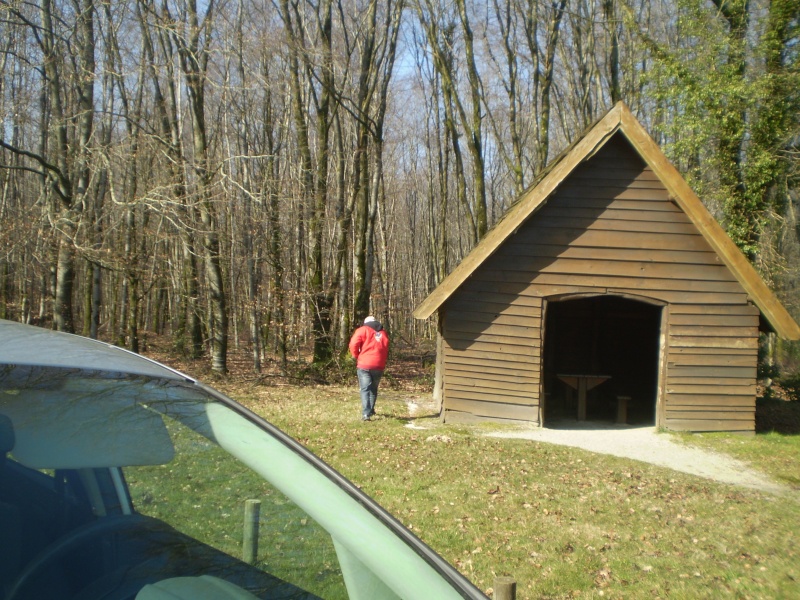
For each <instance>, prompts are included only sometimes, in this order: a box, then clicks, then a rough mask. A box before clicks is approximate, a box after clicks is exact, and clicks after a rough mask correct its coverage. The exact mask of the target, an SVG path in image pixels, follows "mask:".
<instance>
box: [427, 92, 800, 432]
mask: <svg viewBox="0 0 800 600" xmlns="http://www.w3.org/2000/svg"><path fill="white" fill-rule="evenodd" d="M436 312H438V315H439V333H440V340H439V341H440V343H439V346H438V351H437V377H436V389H435V391H434V394H435V395H436V397H437V398H438V399H439V400H440V402H441V406H442V415H443V418H444V420H445V421H447V422H470V421H475V420H496V421H505V422H508V421H526V422H532V423H534V424H538V425H540V426H541V425H548V424H555V423H556V422H557V421H561V420H573V419H574V420H578V421H580V420H588V421H591V420H598V421H617V422H619V423H629V424H652V425H655V426H662V427H665V428H668V429H672V430H688V431H740V432H752V431H754V428H755V402H756V364H757V352H758V343H759V333H760V332H762V331H772V332H775V333H777V334H778V335H779V336H781V337H783V338H786V339H790V340H796V339H800V327H798V325H797V323H796V322H795V321H794V319H792V317H791V316H790V315H789V313H788V312H787V311H786V309H785V308H784V307H783V306H782V305H781V304H780V302H779V301H778V300H777V298H776V297H775V296H774V295H773V293H772V292H771V291H770V290H769V288H768V287H767V286H766V284H765V283H764V281H763V280H762V279H761V278H760V276H759V275H758V274H757V273H756V271H755V270H754V269H753V267H752V266H751V265H750V263H749V262H748V261H747V259H746V258H745V257H744V255H743V254H742V253H741V252H740V251H739V250H738V248H737V247H736V246H735V245H734V244H733V242H732V241H731V240H730V238H729V237H728V236H727V235H726V234H725V232H724V231H723V229H722V228H721V227H720V225H719V224H718V223H717V222H716V221H715V220H714V218H713V217H712V216H711V215H710V213H709V212H708V211H707V210H706V208H705V207H704V206H703V204H702V202H701V201H700V199H699V198H698V197H697V196H696V195H695V194H694V192H693V191H692V190H691V189H690V187H689V186H688V184H687V183H686V182H685V181H684V179H683V178H682V177H681V175H680V174H679V173H678V172H677V171H676V169H675V168H674V167H673V166H672V165H671V164H670V163H669V161H668V160H667V159H666V157H665V156H664V154H663V153H662V152H661V150H660V149H659V147H658V146H657V144H656V143H655V142H654V141H653V139H652V138H651V137H650V136H649V135H648V134H647V132H646V131H645V130H644V128H643V127H642V126H641V124H640V123H639V122H638V121H637V120H636V118H635V117H634V116H633V115H632V114H631V112H630V111H629V109H628V108H627V107H626V106H625V105H623V104H621V103H620V104H617V105H616V106H615V107H614V108H612V109H611V110H610V111H609V112H608V113H607V114H606V116H605V117H603V118H602V119H601V120H600V121H598V122H597V123H596V124H595V125H594V126H593V127H592V128H590V129H589V130H588V132H587V133H586V134H585V135H584V136H583V137H582V138H581V139H580V140H578V141H577V142H576V143H575V144H573V145H572V146H571V147H570V148H569V149H568V150H567V151H565V152H564V153H563V154H562V155H561V156H560V157H559V158H558V159H557V160H556V161H554V162H553V164H551V165H550V166H549V167H548V169H547V170H546V172H545V173H544V174H543V175H542V176H541V177H540V178H539V180H538V181H537V182H536V183H535V184H534V185H533V186H532V187H531V188H530V189H529V190H528V191H527V192H525V193H524V194H523V195H522V197H521V198H519V199H518V201H517V202H516V203H515V204H514V205H513V206H512V207H511V208H510V209H509V210H508V212H507V213H506V215H505V216H504V217H503V218H502V219H501V220H500V221H499V222H498V223H497V224H496V225H495V227H493V228H492V229H491V230H490V231H489V232H488V233H487V235H486V236H485V237H484V239H483V240H482V241H481V242H480V243H479V244H478V245H477V246H476V247H475V248H474V250H473V251H472V252H471V253H470V254H469V255H468V256H467V257H466V258H465V259H464V260H463V261H462V262H461V263H460V264H459V265H458V266H457V267H456V268H455V269H454V270H453V271H452V273H450V275H449V276H448V277H447V278H446V279H445V280H444V281H443V282H442V284H441V285H439V286H438V287H437V288H436V289H435V290H434V291H433V292H432V293H431V294H430V295H429V296H428V297H427V298H426V299H425V300H424V302H423V303H422V304H421V305H420V306H419V307H418V308H417V310H416V311H415V312H414V316H415V317H417V318H419V319H426V318H428V317H430V316H431V315H433V314H434V313H436Z"/></svg>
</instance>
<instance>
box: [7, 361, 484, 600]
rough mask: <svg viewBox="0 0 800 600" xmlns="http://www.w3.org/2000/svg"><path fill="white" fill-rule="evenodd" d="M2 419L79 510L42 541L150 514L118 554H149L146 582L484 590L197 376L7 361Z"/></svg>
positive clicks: (284, 592) (322, 591)
mask: <svg viewBox="0 0 800 600" xmlns="http://www.w3.org/2000/svg"><path fill="white" fill-rule="evenodd" d="M0 415H5V417H7V418H8V419H9V420H10V422H11V423H12V428H13V431H14V436H15V440H14V444H13V448H12V449H11V451H10V455H9V459H8V461H7V462H9V463H12V464H13V465H14V468H15V469H17V470H18V471H20V472H22V470H30V471H35V472H36V474H37V477H45V476H46V477H51V478H52V479H53V481H52V482H51V483H48V484H47V485H45V486H43V487H47V488H48V489H50V490H51V491H50V492H49V493H50V494H51V495H52V496H53V498H54V499H53V501H52V503H53V506H52V509H51V510H52V511H53V512H54V513H56V512H63V509H62V508H59V506H58V504H59V503H61V504H63V500H58V499H57V496H58V493H57V490H59V489H63V490H69V493H70V497H71V498H73V499H75V500H74V503H75V505H76V509H75V512H76V514H77V513H80V514H81V515H83V516H82V517H81V518H80V519H72V520H71V524H70V525H69V526H68V527H67V526H64V525H60V526H59V528H58V535H56V534H55V533H54V534H52V535H49V536H48V535H45V536H44V537H43V540H44V541H43V542H42V546H43V548H45V547H51V546H52V545H53V544H54V543H55V542H56V539H58V536H59V535H60V536H63V535H64V530H65V529H67V530H69V529H70V527H76V530H80V529H81V528H84V529H85V528H87V527H89V528H90V527H97V525H96V524H95V523H94V522H93V519H92V517H91V516H87V515H88V513H91V514H92V515H94V520H97V521H100V520H101V519H100V517H105V518H108V517H111V516H114V515H118V516H121V517H124V516H136V517H140V518H142V519H146V520H145V521H142V522H140V523H139V524H138V526H137V528H136V531H135V532H134V534H132V535H129V534H130V532H128V533H126V535H127V536H128V537H135V538H136V543H137V544H138V546H137V548H138V549H136V550H131V549H129V548H127V547H125V549H124V550H121V549H120V548H118V547H114V553H115V555H117V557H119V556H126V555H127V554H130V555H132V556H134V555H136V556H138V558H137V560H141V556H139V555H142V556H146V557H147V561H146V562H149V563H151V567H150V569H149V571H148V570H146V569H142V568H141V567H140V566H139V565H137V569H140V570H142V572H143V574H142V576H141V577H140V579H141V581H145V582H146V583H153V582H156V581H159V580H162V579H168V578H174V577H176V576H186V575H192V576H197V575H213V576H214V577H217V578H221V579H222V580H224V581H227V582H230V583H232V584H235V585H236V586H237V589H243V590H247V591H248V592H249V593H251V594H253V595H254V596H255V597H257V598H278V597H280V598H331V599H336V598H387V599H389V598H418V597H430V598H448V597H483V596H482V595H481V594H480V592H478V591H477V590H476V589H475V588H473V587H472V586H471V585H470V584H469V583H468V582H466V580H464V579H463V578H461V576H460V575H458V573H457V572H456V571H455V570H454V569H453V568H452V567H451V566H450V565H449V564H447V563H446V562H445V561H443V560H442V559H441V558H440V557H438V555H436V554H435V553H433V552H432V551H431V550H430V549H429V548H427V546H425V545H424V544H422V542H420V541H419V540H418V539H416V538H415V537H414V536H413V535H412V534H411V533H410V532H408V531H407V530H405V529H404V528H403V527H402V526H401V525H399V523H398V522H397V521H396V520H395V519H393V518H392V517H391V516H390V515H388V513H386V512H385V511H383V509H381V508H380V507H379V506H377V505H376V504H375V503H374V502H372V501H371V500H370V499H369V498H367V497H366V496H364V495H363V494H361V493H360V492H359V491H358V490H357V488H356V487H355V486H354V485H353V484H352V483H350V482H349V481H347V480H345V479H344V478H342V477H341V476H340V475H339V474H338V473H336V472H335V471H334V470H333V469H331V468H330V467H328V466H327V465H325V464H324V463H322V462H321V461H319V459H317V458H316V457H314V456H313V455H312V454H311V453H310V452H308V451H307V450H306V449H305V448H303V447H302V446H301V445H299V444H298V443H297V442H296V441H294V440H292V439H291V438H289V437H288V436H286V435H285V434H283V433H282V432H280V431H278V430H277V429H275V428H274V427H272V426H271V425H269V424H267V423H265V422H263V421H262V420H261V419H259V418H258V417H257V416H255V415H253V414H251V413H249V412H248V411H246V410H245V409H243V408H242V407H241V406H239V405H237V404H236V403H234V402H232V401H230V400H228V399H227V398H225V397H224V396H222V395H221V394H219V393H218V392H216V391H214V390H212V389H210V388H207V387H205V386H202V385H200V384H197V383H196V382H193V381H180V380H175V379H168V380H165V379H159V378H152V377H147V376H141V375H119V374H109V373H105V372H99V371H91V370H84V369H60V368H39V367H13V366H4V367H0ZM5 487H9V485H6V486H5ZM11 487H14V488H18V489H21V486H18V485H16V484H13V485H12V486H11ZM53 490H56V492H54V491H53ZM0 500H2V499H0ZM37 501H38V500H37ZM78 505H80V506H78ZM79 509H80V510H79ZM0 512H1V511H0ZM0 517H2V514H0ZM124 522H125V525H124V526H125V528H128V529H130V519H128V520H124ZM115 527H116V526H115ZM126 531H127V530H126ZM116 533H117V532H116V530H115V535H116ZM81 535H83V534H81ZM75 537H81V536H75ZM88 537H89V538H90V539H91V538H92V536H91V535H89V536H88ZM118 537H120V536H118ZM121 537H125V536H121ZM143 538H147V543H146V544H145V545H144V546H142V544H143V543H144V542H143ZM81 539H83V538H82V537H81ZM81 543H83V542H81ZM87 543H88V542H87ZM115 544H122V542H121V541H120V540H117V539H116V538H115ZM108 546H109V543H108V542H107V541H106V540H104V545H103V546H102V548H107V547H108ZM156 546H157V548H156ZM98 547H100V546H98ZM43 548H39V549H38V550H39V551H40V552H41V550H42V549H43ZM98 551H101V550H98ZM103 551H104V550H103ZM137 552H138V553H139V555H137ZM56 554H57V553H56ZM64 554H75V553H74V552H71V553H66V552H64ZM153 554H159V555H160V556H161V558H162V560H161V563H160V565H159V566H158V567H157V568H154V566H153V565H154V564H155V563H154V561H153V560H151V555H153ZM58 560H59V561H62V562H63V560H67V558H66V557H63V560H62V557H60V556H59V557H58ZM103 560H107V557H106V556H103ZM61 568H65V567H64V565H63V564H62V565H61ZM82 568H83V569H86V568H87V567H82ZM126 568H127V571H126V572H127V573H130V572H131V569H130V568H129V567H126ZM42 569H43V567H42ZM70 569H77V570H80V569H79V568H78V567H77V566H70ZM95 576H96V575H91V577H95ZM126 576H129V575H126ZM86 577H87V578H89V577H90V575H89V574H87V575H86ZM31 579H36V578H35V577H28V578H27V580H26V581H25V582H24V583H25V586H28V587H31V586H33V584H32V583H30V582H29V581H30V580H31ZM81 585H84V583H81ZM25 586H23V588H24V587H25ZM39 591H41V590H39ZM20 597H24V596H20ZM31 597H33V596H31ZM51 597H58V596H51ZM64 597H66V596H64ZM179 597H180V596H179Z"/></svg>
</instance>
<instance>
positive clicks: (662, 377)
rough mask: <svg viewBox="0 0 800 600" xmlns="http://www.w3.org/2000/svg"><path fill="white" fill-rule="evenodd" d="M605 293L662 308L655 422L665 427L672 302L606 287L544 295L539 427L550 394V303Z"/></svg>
mask: <svg viewBox="0 0 800 600" xmlns="http://www.w3.org/2000/svg"><path fill="white" fill-rule="evenodd" d="M604 297H614V298H624V299H626V300H632V301H634V302H639V303H641V304H649V305H650V306H655V307H658V308H659V309H660V310H661V313H660V322H659V331H658V336H659V339H658V364H657V367H656V368H657V371H656V398H655V406H654V415H653V416H654V418H653V420H654V426H655V427H661V426H662V424H663V423H664V422H665V421H664V414H665V411H666V407H665V403H666V392H665V389H664V385H665V382H666V373H667V342H668V327H669V304H668V303H667V302H664V301H663V300H660V299H657V298H651V297H649V296H639V295H637V294H630V293H626V292H613V291H612V292H610V291H606V292H603V293H598V292H575V293H569V292H567V293H564V294H557V295H553V296H545V297H543V298H542V324H541V336H542V347H541V352H540V353H539V427H544V426H545V422H544V413H545V410H546V397H545V394H544V380H545V368H544V366H545V365H544V359H545V354H546V351H545V348H546V347H547V343H548V340H547V316H548V315H547V313H548V309H549V307H550V303H551V302H553V303H555V302H564V301H569V300H580V299H584V298H585V299H590V298H604Z"/></svg>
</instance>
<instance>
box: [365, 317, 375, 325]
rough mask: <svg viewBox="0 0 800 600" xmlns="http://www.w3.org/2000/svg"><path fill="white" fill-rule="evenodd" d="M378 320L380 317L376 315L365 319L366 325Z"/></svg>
mask: <svg viewBox="0 0 800 600" xmlns="http://www.w3.org/2000/svg"><path fill="white" fill-rule="evenodd" d="M377 320H378V319H376V318H375V317H367V318H366V319H364V325H366V324H367V323H374V322H375V321H377Z"/></svg>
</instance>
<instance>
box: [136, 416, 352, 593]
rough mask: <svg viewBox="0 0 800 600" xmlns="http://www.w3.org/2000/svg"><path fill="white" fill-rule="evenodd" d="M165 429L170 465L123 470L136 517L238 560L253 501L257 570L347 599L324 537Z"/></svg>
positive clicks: (203, 444) (293, 510)
mask: <svg viewBox="0 0 800 600" xmlns="http://www.w3.org/2000/svg"><path fill="white" fill-rule="evenodd" d="M167 425H168V427H169V428H170V430H171V435H172V438H173V442H174V443H175V446H176V449H177V452H176V455H175V459H174V460H173V461H171V462H170V463H168V464H166V465H159V466H152V467H128V468H127V469H126V470H125V473H126V480H127V482H128V485H129V487H130V490H131V496H132V499H133V503H134V506H135V507H136V509H137V510H138V511H139V512H141V513H143V514H146V515H148V516H151V517H155V518H157V519H162V520H164V521H166V522H168V523H170V524H171V525H173V526H177V528H178V529H179V530H180V531H182V532H184V533H186V534H188V535H189V536H191V537H193V538H195V539H197V540H200V541H202V542H204V543H206V544H208V545H210V546H212V547H214V548H217V549H218V550H221V551H223V552H225V553H226V554H229V555H231V556H235V557H241V556H242V546H243V537H244V506H245V502H246V501H247V500H258V501H259V502H260V512H259V516H260V518H259V538H260V539H261V540H262V541H261V543H260V544H259V547H258V550H259V552H258V555H257V557H256V562H255V563H254V564H255V566H257V567H259V568H260V569H262V570H263V571H266V572H267V573H270V574H272V575H275V576H277V577H279V578H281V579H283V580H285V581H289V582H292V583H294V584H297V585H299V586H300V587H302V588H303V589H305V590H308V591H311V592H313V593H315V594H317V595H319V596H320V597H323V598H347V594H346V590H345V588H344V580H343V578H342V574H341V571H340V570H339V566H338V559H337V557H336V552H335V550H334V547H333V543H332V540H331V537H330V535H328V533H327V532H326V531H325V530H323V529H322V528H321V527H319V526H318V525H317V524H316V523H315V522H314V521H312V520H310V519H309V518H308V516H307V515H306V513H305V512H304V511H302V510H301V509H300V508H299V507H297V506H296V505H295V504H294V503H293V502H291V501H290V500H289V499H288V498H286V496H284V495H283V494H282V493H280V492H279V491H278V490H276V489H275V488H273V487H272V486H271V485H269V484H268V483H266V482H265V481H264V480H263V479H262V478H261V477H259V476H258V475H256V474H255V473H253V472H252V471H250V470H249V469H247V468H246V467H244V466H243V465H242V464H241V463H239V462H238V461H236V460H234V459H233V458H232V457H231V456H230V455H229V454H228V453H227V452H225V451H223V450H222V449H221V448H219V447H218V446H216V445H215V444H212V443H211V442H209V441H208V440H207V439H205V438H203V437H202V436H200V435H199V434H197V433H195V432H193V431H191V430H189V429H188V428H186V427H183V426H181V425H179V424H177V423H175V422H172V421H168V422H167ZM310 557H313V560H311V559H310Z"/></svg>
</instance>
